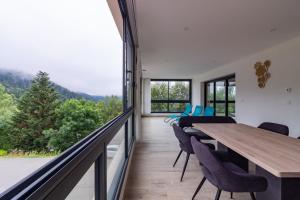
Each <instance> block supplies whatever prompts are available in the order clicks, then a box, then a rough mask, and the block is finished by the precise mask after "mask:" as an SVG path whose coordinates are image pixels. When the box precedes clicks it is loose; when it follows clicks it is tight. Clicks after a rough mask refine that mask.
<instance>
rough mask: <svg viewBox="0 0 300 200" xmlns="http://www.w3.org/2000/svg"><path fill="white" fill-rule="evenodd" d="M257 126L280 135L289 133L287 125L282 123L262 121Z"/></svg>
mask: <svg viewBox="0 0 300 200" xmlns="http://www.w3.org/2000/svg"><path fill="white" fill-rule="evenodd" d="M258 128H261V129H265V130H268V131H273V132H275V133H279V134H282V135H286V136H288V135H289V127H288V126H286V125H282V124H275V123H271V122H264V123H262V124H261V125H259V126H258Z"/></svg>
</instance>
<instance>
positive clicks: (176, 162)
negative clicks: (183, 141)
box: [173, 150, 182, 167]
mask: <svg viewBox="0 0 300 200" xmlns="http://www.w3.org/2000/svg"><path fill="white" fill-rule="evenodd" d="M181 154H182V150H180V152H179V154H178V156H177V158H176V160H175V162H174V164H173V167H175V165H176V163H177V161H178V159H179V158H180V156H181Z"/></svg>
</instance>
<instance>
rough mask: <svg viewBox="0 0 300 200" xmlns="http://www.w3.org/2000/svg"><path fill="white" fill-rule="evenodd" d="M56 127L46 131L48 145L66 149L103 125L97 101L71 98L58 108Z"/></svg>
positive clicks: (55, 148)
mask: <svg viewBox="0 0 300 200" xmlns="http://www.w3.org/2000/svg"><path fill="white" fill-rule="evenodd" d="M55 112H56V116H57V119H56V127H58V129H57V130H55V129H49V130H46V131H44V135H45V136H46V137H48V138H49V143H48V147H49V148H50V149H53V150H56V151H64V150H66V149H67V148H69V147H70V146H72V145H73V144H75V143H76V142H78V141H79V140H81V139H82V138H84V137H86V136H87V135H88V134H90V133H91V132H92V131H93V130H95V129H96V128H97V127H99V126H101V125H102V122H101V115H100V110H99V109H97V105H96V103H95V102H92V101H86V100H78V99H70V100H66V101H65V102H64V103H63V104H61V105H60V106H59V107H58V108H57V109H56V110H55Z"/></svg>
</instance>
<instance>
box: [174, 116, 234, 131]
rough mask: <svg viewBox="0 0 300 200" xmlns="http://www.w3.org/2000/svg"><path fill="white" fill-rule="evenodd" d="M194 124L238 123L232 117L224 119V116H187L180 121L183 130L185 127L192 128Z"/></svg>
mask: <svg viewBox="0 0 300 200" xmlns="http://www.w3.org/2000/svg"><path fill="white" fill-rule="evenodd" d="M193 123H236V121H235V120H234V119H233V118H231V117H223V116H212V117H205V116H200V117H199V116H186V117H181V118H180V119H179V123H178V124H179V126H180V127H181V128H184V127H192V124H193Z"/></svg>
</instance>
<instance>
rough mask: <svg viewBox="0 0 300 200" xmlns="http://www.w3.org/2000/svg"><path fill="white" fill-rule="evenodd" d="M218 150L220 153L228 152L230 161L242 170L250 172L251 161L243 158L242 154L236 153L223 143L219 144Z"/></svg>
mask: <svg viewBox="0 0 300 200" xmlns="http://www.w3.org/2000/svg"><path fill="white" fill-rule="evenodd" d="M217 149H218V150H219V151H227V152H228V154H229V157H230V161H231V162H233V163H234V164H236V165H237V166H239V167H240V168H242V169H244V170H245V171H247V172H248V171H249V161H248V159H246V158H245V157H243V156H241V155H240V154H238V153H236V152H235V151H233V150H231V149H229V148H228V147H226V146H225V145H223V144H222V143H220V142H218V143H217Z"/></svg>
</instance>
